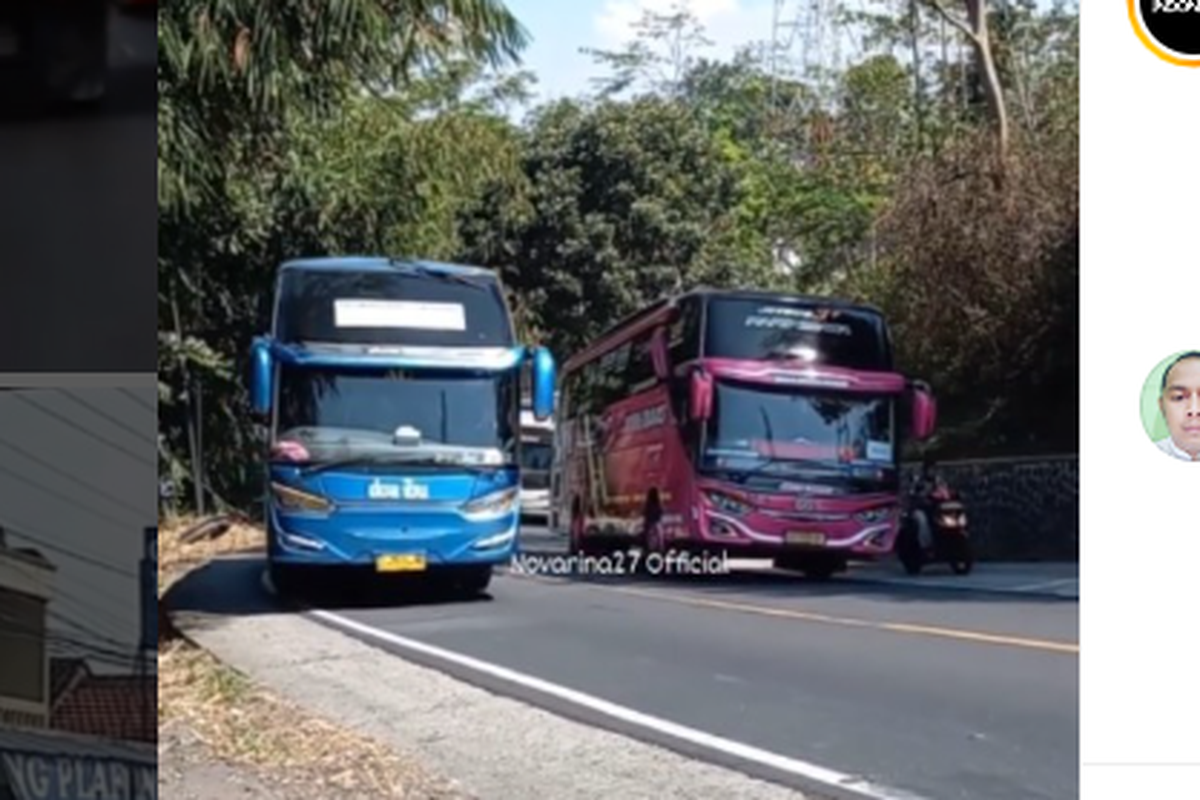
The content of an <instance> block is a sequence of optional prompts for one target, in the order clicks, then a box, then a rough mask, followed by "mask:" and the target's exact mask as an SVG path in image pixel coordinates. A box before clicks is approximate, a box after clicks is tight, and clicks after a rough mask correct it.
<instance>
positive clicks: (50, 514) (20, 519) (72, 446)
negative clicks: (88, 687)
mask: <svg viewBox="0 0 1200 800" xmlns="http://www.w3.org/2000/svg"><path fill="white" fill-rule="evenodd" d="M156 404H157V395H156V390H155V387H154V384H153V382H152V381H151V382H149V383H147V382H145V381H142V382H141V383H140V384H138V385H135V386H132V387H129V388H123V389H116V388H80V389H61V390H59V389H30V390H20V391H7V390H4V391H0V526H3V527H4V529H5V531H6V532H7V536H8V540H9V542H8V543H9V546H10V547H12V546H32V547H38V548H39V549H40V550H41V551H42V553H43V555H44V556H45V557H46V558H48V559H49V560H50V561H51V562H53V563H54V565H55V566H56V567H57V573H56V574H55V577H54V587H55V597H54V599H53V600H51V602H50V605H49V609H50V614H51V615H52V616H51V618H50V620H49V625H50V628H51V632H52V634H58V637H60V638H69V639H73V640H78V641H84V642H87V643H88V644H89V645H92V646H94V647H99V648H104V649H106V650H116V649H119V650H120V651H121V652H128V653H130V654H131V655H132V654H133V653H134V651H135V649H136V647H137V640H138V636H139V624H140V623H139V613H140V599H139V594H138V590H139V584H138V580H137V577H136V576H137V573H138V561H139V559H140V558H141V553H142V539H143V531H144V529H145V528H146V527H147V526H155V525H157V514H158V503H157V495H156V487H157V484H158V477H157V466H156V464H157V450H156V445H155V431H156V429H157V426H158V415H157V414H158V412H157V409H156ZM62 551H66V553H77V554H80V555H81V556H84V557H86V558H87V559H88V561H84V560H81V559H78V558H73V557H71V556H69V555H66V554H65V553H64V552H62ZM52 652H53V653H55V654H60V653H63V648H62V646H56V647H54V648H52ZM81 654H82V653H81ZM91 663H92V666H93V668H94V669H95V670H96V671H98V672H129V671H130V667H129V666H128V665H120V664H116V663H111V662H110V663H104V662H91Z"/></svg>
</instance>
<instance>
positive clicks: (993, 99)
mask: <svg viewBox="0 0 1200 800" xmlns="http://www.w3.org/2000/svg"><path fill="white" fill-rule="evenodd" d="M925 2H927V3H928V4H929V5H930V7H931V8H933V9H934V10H935V11H937V12H938V14H940V15H941V16H942V18H944V19H945V20H946V22H947V23H949V24H950V25H951V26H953V27H954V28H956V29H957V30H958V31H959V32H960V33H962V34H963V36H965V37H966V39H967V41H968V42H969V43H970V45H971V49H972V50H973V51H974V53H975V61H976V65H977V68H978V70H979V74H980V79H981V82H982V88H983V92H984V97H985V99H986V100H987V105H988V110H989V111H990V112H991V115H992V122H993V124H994V125H995V133H996V152H997V154H998V155H999V156H1000V161H1001V164H1003V161H1004V158H1005V157H1006V156H1007V154H1008V150H1009V139H1010V134H1009V130H1008V127H1009V123H1008V103H1007V102H1006V101H1005V99H1004V87H1003V86H1002V85H1001V83H1000V73H999V71H998V70H997V69H996V59H995V57H994V55H993V53H992V36H991V32H990V27H989V24H988V13H989V9H988V0H962V2H963V5H964V6H965V11H966V13H965V15H964V16H959V15H958V14H956V13H954V12H953V11H951V10H950V9H949V8H948V7H947V6H946V4H945V2H944V0H925Z"/></svg>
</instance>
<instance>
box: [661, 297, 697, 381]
mask: <svg viewBox="0 0 1200 800" xmlns="http://www.w3.org/2000/svg"><path fill="white" fill-rule="evenodd" d="M667 344H668V348H669V351H670V356H671V370H672V371H674V370H675V368H676V367H678V366H679V365H680V364H686V363H687V362H689V361H691V360H692V359H695V358H699V357H700V298H698V297H695V296H692V297H685V298H684V299H683V301H682V302H681V303H680V304H679V318H678V319H676V320H675V322H674V323H673V324H672V325H671V327H670V328H669V329H668V330H667Z"/></svg>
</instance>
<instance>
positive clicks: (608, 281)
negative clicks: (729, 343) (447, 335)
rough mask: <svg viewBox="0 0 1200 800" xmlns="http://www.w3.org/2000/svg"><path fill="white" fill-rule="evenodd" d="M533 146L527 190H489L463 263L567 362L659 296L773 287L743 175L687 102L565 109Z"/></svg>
mask: <svg viewBox="0 0 1200 800" xmlns="http://www.w3.org/2000/svg"><path fill="white" fill-rule="evenodd" d="M525 141H526V148H525V153H524V157H523V162H524V171H525V175H526V181H527V183H526V186H525V188H524V190H523V191H519V192H516V191H495V190H493V191H490V192H489V193H488V194H487V196H486V197H485V200H484V201H483V202H482V203H481V204H480V206H479V207H478V208H477V209H476V210H475V211H474V212H473V213H472V214H471V215H470V217H469V219H467V220H466V222H465V230H464V237H465V238H466V239H467V240H468V243H469V244H468V247H467V248H466V250H465V251H464V253H463V255H462V258H463V259H464V260H468V261H471V262H474V263H483V264H488V265H491V266H495V267H498V268H499V269H501V271H502V274H503V276H504V278H505V280H506V282H507V283H509V285H511V286H512V287H513V288H514V289H515V290H516V291H517V292H518V293H520V294H521V295H522V296H523V297H524V298H525V301H526V302H527V303H528V304H529V306H530V309H531V312H532V313H533V314H535V315H536V318H537V327H538V328H539V329H540V330H542V331H545V332H547V337H548V341H547V343H548V344H549V345H550V346H551V347H552V348H554V349H555V351H556V352H558V353H559V354H560V355H563V354H567V353H570V352H573V351H574V350H575V349H576V348H578V347H579V346H580V345H582V344H583V343H584V342H585V341H586V340H587V339H588V338H589V337H592V336H595V335H596V334H597V333H599V332H600V331H601V330H602V329H603V328H604V327H605V326H607V325H608V324H610V323H611V322H614V321H615V320H616V319H617V318H618V317H620V316H622V315H624V314H627V313H629V312H631V311H633V310H634V309H635V308H637V307H639V306H640V305H642V304H644V303H647V302H649V301H651V300H654V299H657V298H658V297H660V296H661V295H663V294H664V293H669V292H672V291H677V290H681V289H684V288H689V287H692V286H695V285H697V284H701V283H708V284H713V285H755V284H757V285H765V284H769V283H770V282H771V280H772V277H771V274H770V253H769V246H768V245H767V242H766V241H765V240H764V239H763V238H762V237H761V236H759V235H758V234H757V233H755V232H754V231H753V230H752V229H747V228H745V227H742V226H740V225H739V219H738V216H737V212H738V208H739V202H740V200H741V199H742V197H743V196H744V195H743V193H744V186H743V184H742V178H743V177H744V175H743V173H742V172H741V171H740V169H739V168H738V167H737V165H735V164H734V163H733V162H731V161H730V160H729V159H728V157H727V156H726V154H725V153H724V152H723V150H722V149H721V147H720V146H719V144H718V143H717V142H716V141H714V139H713V138H711V137H710V136H709V135H708V134H707V132H706V131H705V129H704V127H703V126H702V125H701V124H700V123H699V122H698V121H697V120H696V119H695V117H694V116H693V115H692V114H691V113H689V111H688V110H687V109H686V108H685V107H682V106H680V105H679V104H676V103H672V102H671V101H669V100H664V99H660V98H649V97H647V98H642V99H640V100H637V101H634V102H631V103H627V104H625V103H614V102H604V103H601V104H600V105H598V106H596V107H595V108H587V107H584V106H582V105H580V104H578V103H575V102H571V101H564V102H560V103H557V104H555V105H552V106H550V107H548V108H546V109H544V110H543V111H542V112H541V114H540V115H539V116H538V117H537V119H536V120H535V122H534V124H533V126H532V130H530V132H529V133H528V135H527V136H526V138H525ZM501 232H503V233H501Z"/></svg>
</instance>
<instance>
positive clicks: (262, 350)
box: [250, 338, 272, 422]
mask: <svg viewBox="0 0 1200 800" xmlns="http://www.w3.org/2000/svg"><path fill="white" fill-rule="evenodd" d="M271 371H272V370H271V345H270V344H269V343H268V342H267V340H266V339H262V338H258V339H255V340H254V344H253V345H251V346H250V406H251V411H252V412H253V413H254V416H255V417H257V418H258V419H259V421H260V422H262V421H265V420H266V419H267V418H268V417H269V416H270V414H271Z"/></svg>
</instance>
